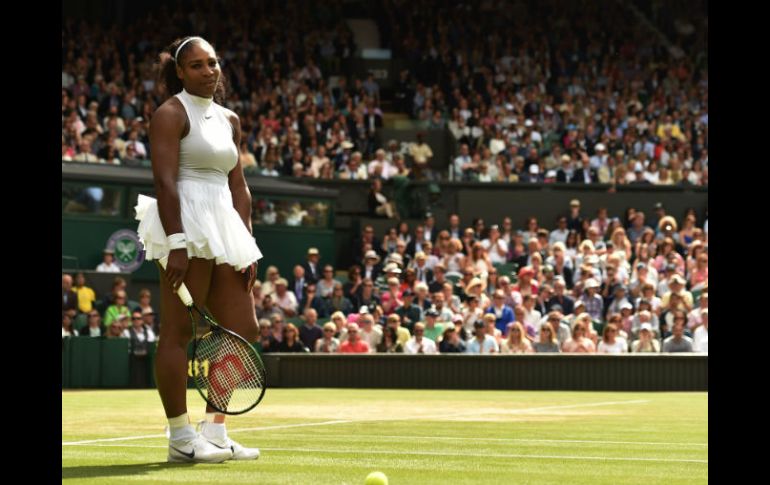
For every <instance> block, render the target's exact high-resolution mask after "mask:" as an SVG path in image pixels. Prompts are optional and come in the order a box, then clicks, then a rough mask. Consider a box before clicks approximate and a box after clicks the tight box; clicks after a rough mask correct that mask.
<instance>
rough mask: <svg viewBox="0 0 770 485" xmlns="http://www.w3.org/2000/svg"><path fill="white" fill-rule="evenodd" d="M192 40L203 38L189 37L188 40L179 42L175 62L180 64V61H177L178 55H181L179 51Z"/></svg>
mask: <svg viewBox="0 0 770 485" xmlns="http://www.w3.org/2000/svg"><path fill="white" fill-rule="evenodd" d="M191 40H203V39H202V38H200V37H189V38H188V39H187V40H186V41H184V42H182V43H181V44H179V47H177V48H176V52H175V53H174V62H175V63H177V64H179V62H178V61H177V57H179V51H181V50H182V47H184V45H185V44H186V43H188V42H190V41H191Z"/></svg>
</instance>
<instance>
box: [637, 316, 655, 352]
mask: <svg viewBox="0 0 770 485" xmlns="http://www.w3.org/2000/svg"><path fill="white" fill-rule="evenodd" d="M631 352H633V353H642V352H652V353H658V352H660V342H659V341H658V339H656V338H653V335H652V326H651V325H650V324H649V322H645V323H643V324H642V325H641V327H640V328H639V339H638V340H635V341H634V343H632V344H631Z"/></svg>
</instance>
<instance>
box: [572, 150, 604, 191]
mask: <svg viewBox="0 0 770 485" xmlns="http://www.w3.org/2000/svg"><path fill="white" fill-rule="evenodd" d="M580 164H581V165H582V166H581V168H579V169H577V170H575V174H574V175H573V176H572V183H573V184H595V183H598V182H599V175H598V174H597V173H596V169H595V168H591V159H590V158H588V155H587V154H586V153H585V152H583V153H581V154H580Z"/></svg>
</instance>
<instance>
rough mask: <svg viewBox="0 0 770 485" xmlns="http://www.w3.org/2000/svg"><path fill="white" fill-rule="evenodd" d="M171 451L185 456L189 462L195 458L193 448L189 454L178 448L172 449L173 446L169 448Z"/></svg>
mask: <svg viewBox="0 0 770 485" xmlns="http://www.w3.org/2000/svg"><path fill="white" fill-rule="evenodd" d="M171 449H172V450H174V451H176V452H178V453H181V454H183V455H184V456H186V457H187V458H189V459H191V460H192V459H193V458H195V449H194V448H193V450H192V451H191V452H190V453H185V452H184V451H182V450H180V449H179V448H174V447H173V446H172V447H171Z"/></svg>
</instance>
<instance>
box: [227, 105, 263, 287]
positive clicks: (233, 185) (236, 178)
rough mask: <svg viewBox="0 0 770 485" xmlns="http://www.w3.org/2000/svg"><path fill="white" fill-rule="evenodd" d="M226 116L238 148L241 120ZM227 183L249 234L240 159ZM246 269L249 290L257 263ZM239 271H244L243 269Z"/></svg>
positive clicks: (248, 202)
mask: <svg viewBox="0 0 770 485" xmlns="http://www.w3.org/2000/svg"><path fill="white" fill-rule="evenodd" d="M228 118H229V119H230V124H231V125H232V126H233V143H235V146H236V148H238V147H240V146H241V120H240V119H239V118H238V115H236V114H235V113H232V112H231V113H230V114H229V116H228ZM227 183H228V185H229V186H230V193H231V194H232V198H233V207H234V208H235V211H236V212H238V215H240V216H241V220H242V221H243V224H244V225H245V226H246V229H248V230H249V234H251V233H252V232H251V192H249V186H248V185H246V177H244V175H243V165H241V163H240V161H239V162H236V164H235V168H233V169H232V170H230V174H229V175H228V180H227ZM248 270H249V271H248V273H246V291H247V292H250V291H251V289H252V288H253V287H254V281H255V280H256V278H257V263H256V262H254V263H252V264H251V266H249V268H248ZM241 272H245V269H244V270H243V271H241Z"/></svg>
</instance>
